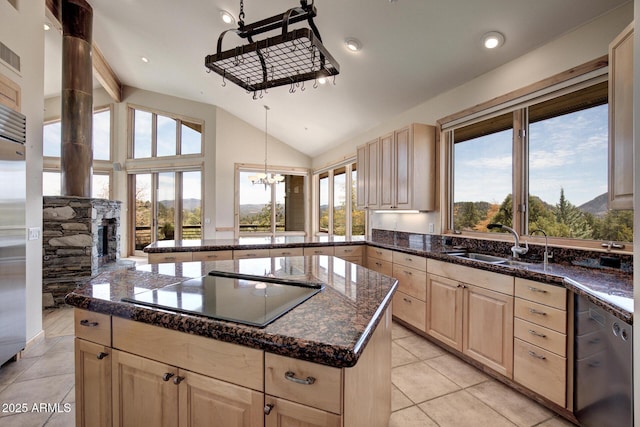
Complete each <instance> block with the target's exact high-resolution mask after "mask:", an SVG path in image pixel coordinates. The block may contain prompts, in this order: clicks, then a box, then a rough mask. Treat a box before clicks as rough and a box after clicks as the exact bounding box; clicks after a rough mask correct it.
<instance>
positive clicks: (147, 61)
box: [140, 56, 149, 64]
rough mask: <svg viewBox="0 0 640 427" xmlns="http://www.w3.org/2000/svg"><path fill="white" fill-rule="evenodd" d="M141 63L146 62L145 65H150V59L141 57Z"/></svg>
mask: <svg viewBox="0 0 640 427" xmlns="http://www.w3.org/2000/svg"><path fill="white" fill-rule="evenodd" d="M140 61H142V62H144V63H145V64H148V63H149V58H147V57H146V56H141V57H140Z"/></svg>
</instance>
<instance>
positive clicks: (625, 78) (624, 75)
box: [609, 22, 634, 209]
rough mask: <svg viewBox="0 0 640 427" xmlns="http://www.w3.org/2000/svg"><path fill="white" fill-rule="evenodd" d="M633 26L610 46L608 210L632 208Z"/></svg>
mask: <svg viewBox="0 0 640 427" xmlns="http://www.w3.org/2000/svg"><path fill="white" fill-rule="evenodd" d="M633 25H634V24H633V22H632V23H631V24H629V26H628V27H627V28H625V30H624V31H623V32H622V33H620V34H619V35H618V36H617V37H616V38H615V39H614V40H613V41H612V42H611V44H610V45H609V208H610V209H633V175H634V169H633Z"/></svg>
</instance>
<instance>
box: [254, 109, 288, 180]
mask: <svg viewBox="0 0 640 427" xmlns="http://www.w3.org/2000/svg"><path fill="white" fill-rule="evenodd" d="M269 110H270V108H269V106H268V105H265V106H264V172H258V173H256V174H255V175H251V176H249V180H250V181H251V183H252V184H254V185H255V184H264V189H265V190H266V189H267V186H270V185H273V184H279V183H281V182H282V181H284V176H282V175H280V174H279V173H276V174H273V173H268V172H267V139H268V136H269V134H268V133H267V114H268V112H269Z"/></svg>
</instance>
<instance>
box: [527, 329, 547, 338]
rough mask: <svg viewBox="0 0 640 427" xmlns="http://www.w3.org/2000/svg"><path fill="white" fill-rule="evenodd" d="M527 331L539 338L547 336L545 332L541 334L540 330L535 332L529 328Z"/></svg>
mask: <svg viewBox="0 0 640 427" xmlns="http://www.w3.org/2000/svg"><path fill="white" fill-rule="evenodd" d="M529 333H530V334H531V335H535V336H536V337H540V338H546V337H547V336H546V335H545V334H541V333H540V332H536V331H534V330H533V329H529Z"/></svg>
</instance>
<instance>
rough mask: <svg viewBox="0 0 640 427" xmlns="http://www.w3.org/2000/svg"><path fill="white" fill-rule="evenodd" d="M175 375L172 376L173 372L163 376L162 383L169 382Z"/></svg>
mask: <svg viewBox="0 0 640 427" xmlns="http://www.w3.org/2000/svg"><path fill="white" fill-rule="evenodd" d="M173 375H174V374H172V373H171V372H166V373H165V374H164V375H163V376H162V381H165V382H166V381H169V380H170V379H171V377H173Z"/></svg>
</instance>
